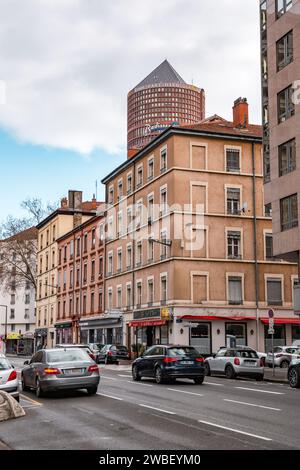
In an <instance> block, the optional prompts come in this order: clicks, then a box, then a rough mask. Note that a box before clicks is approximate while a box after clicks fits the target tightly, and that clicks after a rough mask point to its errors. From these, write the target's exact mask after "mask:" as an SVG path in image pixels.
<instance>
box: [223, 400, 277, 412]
mask: <svg viewBox="0 0 300 470" xmlns="http://www.w3.org/2000/svg"><path fill="white" fill-rule="evenodd" d="M223 400H224V401H229V402H230V403H237V404H238V405H246V406H256V407H257V408H264V409H265V410H273V411H282V410H281V409H280V408H272V407H271V406H263V405H255V404H254V403H246V402H244V401H236V400H229V399H228V398H223Z"/></svg>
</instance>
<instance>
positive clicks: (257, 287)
mask: <svg viewBox="0 0 300 470" xmlns="http://www.w3.org/2000/svg"><path fill="white" fill-rule="evenodd" d="M252 173H253V175H252V198H253V240H254V241H253V249H254V264H255V304H256V350H257V351H259V347H260V344H259V316H258V315H259V266H258V260H257V213H256V176H255V173H256V167H255V143H254V142H252Z"/></svg>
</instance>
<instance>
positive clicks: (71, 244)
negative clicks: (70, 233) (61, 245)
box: [70, 240, 74, 259]
mask: <svg viewBox="0 0 300 470" xmlns="http://www.w3.org/2000/svg"><path fill="white" fill-rule="evenodd" d="M73 257H74V240H71V241H70V259H73Z"/></svg>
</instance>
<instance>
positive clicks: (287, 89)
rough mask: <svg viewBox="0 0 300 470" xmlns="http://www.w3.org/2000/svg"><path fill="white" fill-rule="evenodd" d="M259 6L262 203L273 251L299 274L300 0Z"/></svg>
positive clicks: (270, 1) (271, 0) (268, 1)
mask: <svg viewBox="0 0 300 470" xmlns="http://www.w3.org/2000/svg"><path fill="white" fill-rule="evenodd" d="M260 8H261V59H262V105H263V127H264V178H265V189H264V190H265V203H266V204H269V205H270V207H271V208H272V219H273V242H274V255H276V256H280V257H281V258H284V259H286V260H291V261H295V262H297V261H298V260H299V273H300V257H299V253H300V226H299V214H300V186H299V181H300V126H299V123H300V107H299V102H300V101H299V100H300V82H299V80H300V1H299V0H276V1H275V0H261V1H260ZM299 277H300V274H299Z"/></svg>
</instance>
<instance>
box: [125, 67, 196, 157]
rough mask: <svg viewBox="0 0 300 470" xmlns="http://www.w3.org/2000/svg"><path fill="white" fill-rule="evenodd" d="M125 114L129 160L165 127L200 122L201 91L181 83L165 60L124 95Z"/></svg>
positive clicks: (181, 80) (178, 76)
mask: <svg viewBox="0 0 300 470" xmlns="http://www.w3.org/2000/svg"><path fill="white" fill-rule="evenodd" d="M127 114H128V117H127V146H128V151H129V154H128V155H129V157H130V156H131V152H130V151H131V150H132V149H140V148H142V147H144V146H145V145H146V144H148V143H149V142H150V141H151V140H152V139H153V138H154V137H156V136H157V135H158V134H160V133H161V132H162V131H163V130H165V129H166V128H167V127H169V126H171V125H174V124H175V125H178V124H192V123H196V122H198V121H201V120H202V119H204V117H205V94H204V90H203V89H201V88H198V87H196V86H194V85H188V84H187V83H185V81H184V80H183V79H182V78H181V77H180V75H179V74H178V73H177V72H176V71H175V70H174V68H173V67H172V66H171V65H170V63H169V62H168V61H167V60H165V61H164V62H162V64H160V65H159V66H158V67H157V68H156V69H155V70H153V71H152V72H151V73H150V74H149V75H148V76H147V77H146V78H145V79H144V80H142V81H141V82H140V83H139V84H138V85H137V86H136V87H135V88H133V90H131V91H130V92H129V93H128V101H127Z"/></svg>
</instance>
